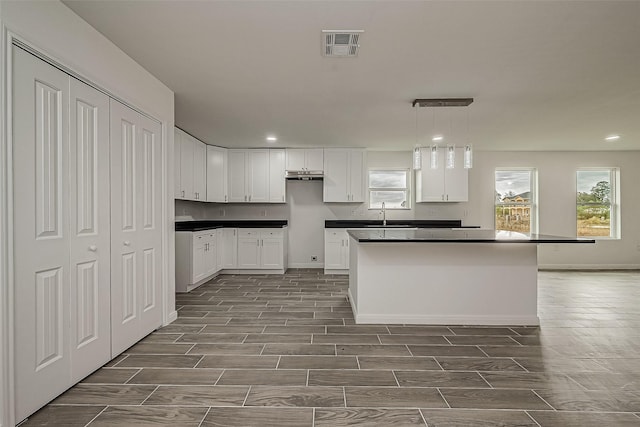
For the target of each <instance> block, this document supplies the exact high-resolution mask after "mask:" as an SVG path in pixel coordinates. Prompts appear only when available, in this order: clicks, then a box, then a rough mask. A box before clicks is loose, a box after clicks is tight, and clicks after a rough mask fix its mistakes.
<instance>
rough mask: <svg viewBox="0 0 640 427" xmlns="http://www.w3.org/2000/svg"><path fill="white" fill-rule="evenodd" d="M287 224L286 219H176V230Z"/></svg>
mask: <svg viewBox="0 0 640 427" xmlns="http://www.w3.org/2000/svg"><path fill="white" fill-rule="evenodd" d="M287 225H288V221H287V220H286V219H265V220H256V219H248V220H222V221H218V220H202V221H176V231H203V230H212V229H215V228H224V227H227V228H282V227H286V226H287Z"/></svg>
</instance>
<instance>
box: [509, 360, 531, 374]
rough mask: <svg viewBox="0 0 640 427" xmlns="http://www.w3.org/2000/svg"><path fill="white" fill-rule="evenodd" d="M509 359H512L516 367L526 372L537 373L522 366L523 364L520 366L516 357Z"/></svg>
mask: <svg viewBox="0 0 640 427" xmlns="http://www.w3.org/2000/svg"><path fill="white" fill-rule="evenodd" d="M509 359H511V360H512V361H513V363H515V364H516V365H518V366H520V367H521V368H522V369H524V372H535V371H530V370H528V369H527V368H525V367H524V366H522V364H520V363H519V362H518V361H517V360H516V358H515V357H510V358H509Z"/></svg>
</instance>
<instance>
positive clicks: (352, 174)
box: [323, 148, 365, 203]
mask: <svg viewBox="0 0 640 427" xmlns="http://www.w3.org/2000/svg"><path fill="white" fill-rule="evenodd" d="M364 162H365V153H364V150H360V149H343V148H327V149H325V150H324V186H323V188H324V191H323V201H324V202H347V203H348V202H354V203H355V202H358V203H359V202H364V199H365V197H364V195H365V189H364V182H365V181H364Z"/></svg>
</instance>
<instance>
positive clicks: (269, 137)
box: [267, 135, 278, 142]
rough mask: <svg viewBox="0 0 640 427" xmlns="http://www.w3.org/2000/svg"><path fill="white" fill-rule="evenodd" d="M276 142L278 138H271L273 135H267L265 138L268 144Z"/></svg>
mask: <svg viewBox="0 0 640 427" xmlns="http://www.w3.org/2000/svg"><path fill="white" fill-rule="evenodd" d="M277 140H278V138H277V137H275V136H273V135H269V136H268V137H267V141H269V142H276V141H277Z"/></svg>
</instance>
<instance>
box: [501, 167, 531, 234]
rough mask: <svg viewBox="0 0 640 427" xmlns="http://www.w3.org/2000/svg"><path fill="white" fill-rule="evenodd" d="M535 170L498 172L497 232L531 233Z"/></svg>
mask: <svg viewBox="0 0 640 427" xmlns="http://www.w3.org/2000/svg"><path fill="white" fill-rule="evenodd" d="M532 177H533V170H530V169H529V170H496V189H495V228H496V230H508V231H518V232H522V233H531V232H532V230H531V228H532V223H533V221H532V219H533V218H534V215H535V210H534V209H535V205H534V204H533V200H535V197H534V194H533V186H532V181H533V180H532Z"/></svg>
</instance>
